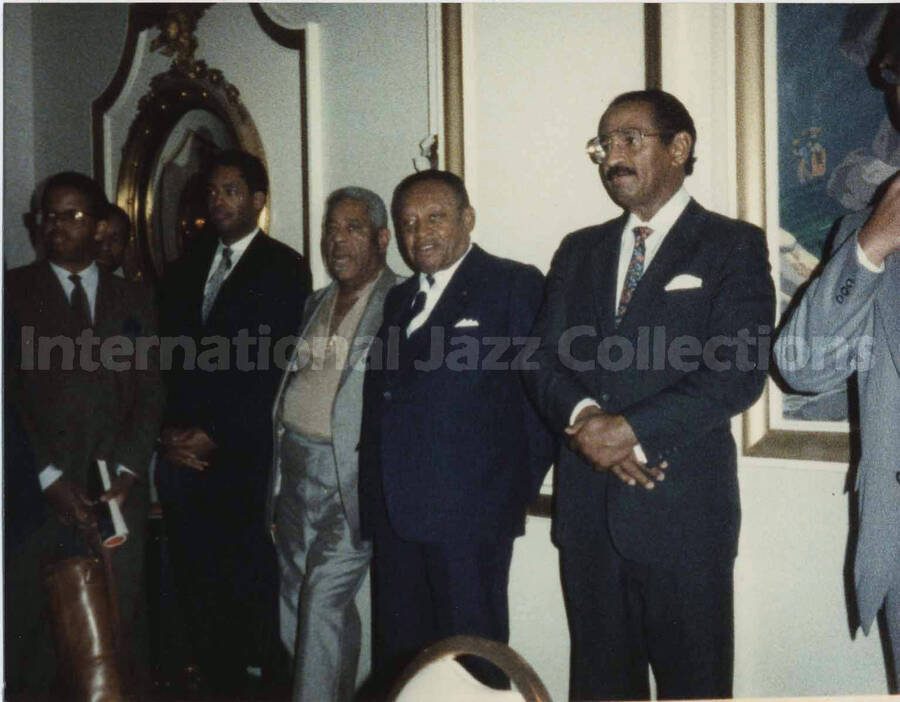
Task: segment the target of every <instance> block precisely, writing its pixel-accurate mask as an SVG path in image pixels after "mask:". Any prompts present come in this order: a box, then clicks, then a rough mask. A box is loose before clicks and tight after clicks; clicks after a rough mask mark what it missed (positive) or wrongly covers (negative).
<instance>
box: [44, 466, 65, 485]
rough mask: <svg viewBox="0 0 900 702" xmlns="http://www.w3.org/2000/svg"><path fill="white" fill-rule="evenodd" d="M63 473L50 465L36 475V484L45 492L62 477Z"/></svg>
mask: <svg viewBox="0 0 900 702" xmlns="http://www.w3.org/2000/svg"><path fill="white" fill-rule="evenodd" d="M62 474H63V472H62V471H61V470H60V469H59V468H57V467H56V466H55V465H53V464H52V463H51V464H50V465H49V466H47V467H46V468H44V470H42V471H41V472H40V473H38V482H39V483H40V484H41V490H46V489H47V488H48V487H50V486H51V485H53V483H55V482H56V481H57V480H59V479H60V478H61V477H62Z"/></svg>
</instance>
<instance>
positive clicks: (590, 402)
mask: <svg viewBox="0 0 900 702" xmlns="http://www.w3.org/2000/svg"><path fill="white" fill-rule="evenodd" d="M585 407H596V408H597V409H603V408H602V407H600V405H599V404H597V401H596V400H594V399H592V398H590V397H586V398H584V399H583V400H581V402H579V403H578V404H577V405H575V408H574V409H573V410H572V414H570V415H569V426H572V425H573V424H574V423H575V418H576V417H577V416H578V414H579V413H580V412H581V410H583V409H584V408H585Z"/></svg>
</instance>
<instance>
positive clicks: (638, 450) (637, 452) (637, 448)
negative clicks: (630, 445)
mask: <svg viewBox="0 0 900 702" xmlns="http://www.w3.org/2000/svg"><path fill="white" fill-rule="evenodd" d="M634 457H635V458H637V459H638V460H639V461H640V462H641V463H646V462H647V454H646V453H644V449H643V447H641V445H640V444H635V445H634Z"/></svg>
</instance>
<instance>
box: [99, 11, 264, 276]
mask: <svg viewBox="0 0 900 702" xmlns="http://www.w3.org/2000/svg"><path fill="white" fill-rule="evenodd" d="M210 4H211V3H207V4H203V5H170V6H162V7H159V6H157V8H156V9H155V11H154V12H150V11H146V12H145V14H143V15H142V18H141V19H142V20H143V26H144V27H146V28H153V27H156V28H157V29H159V32H160V33H159V35H158V36H156V37H155V38H154V39H153V40H152V42H151V43H150V49H151V51H159V53H160V54H162V55H164V56H171V57H172V62H171V64H170V66H169V68H168V70H167V71H165V72H163V73H158V74H157V75H155V76H153V78H151V79H150V85H149V90H148V91H147V92H146V93H145V94H144V95H142V96H141V98H140V99H139V100H138V104H137V115H136V116H135V118H134V120H133V121H132V123H131V127H130V128H129V131H128V137H127V139H126V141H125V144H124V146H123V148H122V162H121V166H120V169H119V179H118V187H117V198H116V199H117V201H118V204H119V205H120V206H121V207H122V208H124V209H125V211H126V212H128V214H129V216H130V217H131V219H132V222H134V238H133V241H132V242H130V243H131V245H130V246H129V251H128V253H127V255H126V274H128V276H129V277H131V278H135V279H141V278H146V277H150V278H155V277H157V276H159V275H161V274H162V273H163V271H164V269H165V267H166V260H165V257H164V256H162V254H161V253H160V251H161V248H162V247H161V246H160V243H159V242H160V237H161V232H158V231H155V230H154V226H153V209H154V202H155V195H156V192H155V191H156V183H155V178H156V177H157V175H156V167H157V165H158V159H159V158H160V152H161V150H162V148H163V146H164V145H165V143H166V140H167V138H168V137H169V135H170V134H171V133H172V132H173V129H174V128H175V126H176V124H177V123H178V121H179V120H180V119H181V118H182V117H183V116H184V115H185V114H187V113H188V112H191V111H192V110H202V111H206V112H208V113H211V114H212V115H214V116H215V117H217V118H218V119H219V120H221V121H222V123H224V124H225V125H226V126H227V129H228V131H229V132H230V133H231V134H232V136H233V142H234V143H235V144H237V145H239V146H240V148H242V149H244V150H246V151H249V152H251V153H254V154H256V155H257V156H259V157H260V158H262V159H263V162H265V160H266V159H265V153H264V151H263V146H262V141H261V140H260V137H259V133H258V132H257V130H256V126H255V125H254V123H253V120H252V118H251V117H250V113H249V112H248V110H247V109H246V107H245V106H244V104H243V103H242V101H241V98H240V91H239V90H238V88H237V87H236V86H234V85H232V84H231V83H229V82H228V80H227V79H226V78H225V75H224V74H223V73H222V71H221V70H219V69H217V68H210V67H209V66H207V64H206V62H205V61H203V60H202V59H199V58H197V57H196V53H197V51H198V49H199V48H200V43H199V41H198V40H197V37H196V34H195V33H196V30H197V24H198V22H199V20H200V18H201V17H202V16H203V13H204V12H205V10H206V8H207V7H208V6H209V5H210ZM267 216H268V210H266V211H264V214H263V225H265V223H266V219H267ZM129 264H130V265H129Z"/></svg>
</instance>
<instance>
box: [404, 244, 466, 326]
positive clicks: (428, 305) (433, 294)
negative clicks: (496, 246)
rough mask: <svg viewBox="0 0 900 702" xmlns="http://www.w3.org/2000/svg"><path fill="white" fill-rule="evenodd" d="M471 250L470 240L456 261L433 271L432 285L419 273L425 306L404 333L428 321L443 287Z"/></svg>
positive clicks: (442, 291)
mask: <svg viewBox="0 0 900 702" xmlns="http://www.w3.org/2000/svg"><path fill="white" fill-rule="evenodd" d="M471 250H472V242H469V248H467V249H466V252H465V253H464V254H463V255H462V256H460V257H459V258H458V259H457V260H456V262H455V263H454V264H453V265H451V266H449V267H447V268H444V269H443V270H440V271H435V272H434V273H432V274H431V276H432V277H433V278H434V285H429V284H428V281H427V280H426V278H425V274H424V273H419V274H418V276H419V291H420V292H421V291H424V293H425V307H423V308H422V311H421V312H419V314H417V315H416V316H415V317H413V318H412V319H411V320H410V322H409V326H407V327H406V335H407V336H409V335H410V334H412V333H413V332H414V331H415V330H416V329H418V328H419V327H421V326H422V325H423V324H425V322H426V321H428V317H429V316H431V312H432V310H434V307H435V305H437V303H438V300H440V299H441V295H443V294H444V289H445V288H446V287H447V284H448V283H449V282H450V279H451V278H452V277H453V274H454V273H455V272H456V269H457V268H459V264H461V263H462V262H463V261H464V260H465V258H466V256H468V255H469V252H470V251H471Z"/></svg>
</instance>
